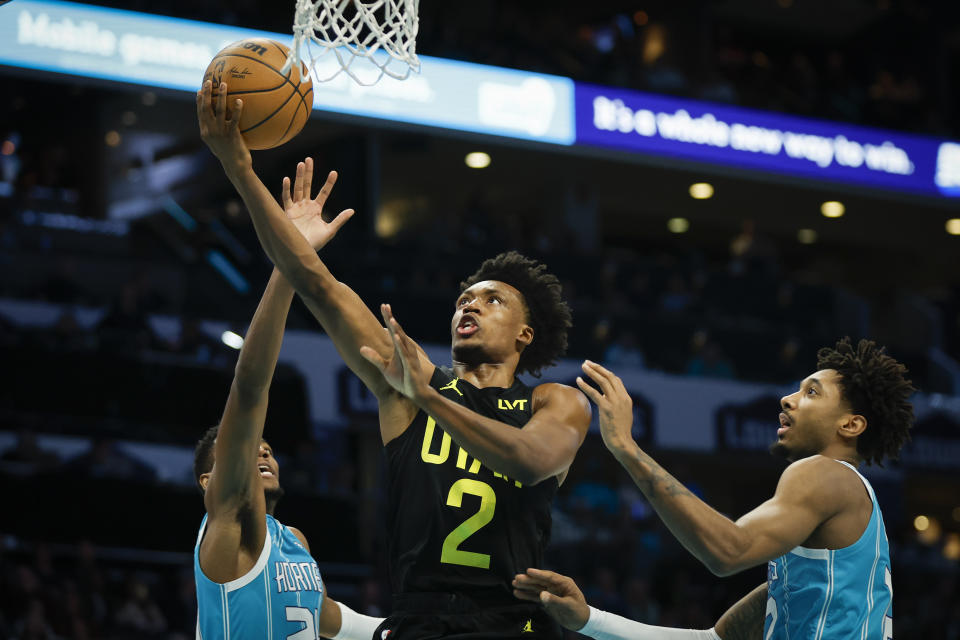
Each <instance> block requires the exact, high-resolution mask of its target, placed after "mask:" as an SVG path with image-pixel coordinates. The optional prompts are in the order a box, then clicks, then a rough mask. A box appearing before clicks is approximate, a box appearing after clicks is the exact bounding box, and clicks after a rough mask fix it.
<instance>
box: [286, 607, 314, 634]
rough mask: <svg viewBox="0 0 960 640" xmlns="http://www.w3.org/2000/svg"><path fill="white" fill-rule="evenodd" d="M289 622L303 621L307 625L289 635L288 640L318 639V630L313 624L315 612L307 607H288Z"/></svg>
mask: <svg viewBox="0 0 960 640" xmlns="http://www.w3.org/2000/svg"><path fill="white" fill-rule="evenodd" d="M287 621H288V622H302V623H303V624H304V625H305V626H304V627H303V629H300V631H297V632H296V633H291V634H290V635H288V636H287V640H316V638H317V631H316V628H315V627H314V624H313V613H311V611H310V609H307V608H305V607H287Z"/></svg>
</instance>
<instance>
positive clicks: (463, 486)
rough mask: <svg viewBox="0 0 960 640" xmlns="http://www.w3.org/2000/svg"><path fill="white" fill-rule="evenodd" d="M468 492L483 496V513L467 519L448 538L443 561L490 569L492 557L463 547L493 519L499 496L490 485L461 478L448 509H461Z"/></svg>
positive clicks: (441, 559) (448, 503)
mask: <svg viewBox="0 0 960 640" xmlns="http://www.w3.org/2000/svg"><path fill="white" fill-rule="evenodd" d="M465 493H466V494H469V495H472V496H479V498H480V510H479V511H477V512H476V513H475V514H473V515H472V516H470V517H469V518H467V519H466V520H464V521H463V522H462V523H461V524H460V526H459V527H457V528H456V529H454V530H453V531H451V532H450V534H449V535H448V536H447V537H446V539H444V541H443V550H442V551H441V553H440V562H443V563H446V564H459V565H463V566H465V567H477V568H478V569H489V568H490V555H489V554H486V553H476V552H473V551H464V550H463V549H461V548H460V545H461V544H463V542H464V541H465V540H466V539H467V538H469V537H470V536H472V535H473V534H475V533H476V532H477V531H479V530H480V529H481V528H483V527H484V526H486V525H487V524H489V522H490V521H491V520H493V512H494V510H495V509H496V508H497V494H496V493H494V492H493V487H491V486H490V485H488V484H487V483H486V482H481V481H480V480H473V479H472V478H461V479H459V480H457V481H456V482H454V483H453V486H451V487H450V492H449V493H448V494H447V506H450V507H456V508H458V509H459V508H460V505H461V504H463V494H465Z"/></svg>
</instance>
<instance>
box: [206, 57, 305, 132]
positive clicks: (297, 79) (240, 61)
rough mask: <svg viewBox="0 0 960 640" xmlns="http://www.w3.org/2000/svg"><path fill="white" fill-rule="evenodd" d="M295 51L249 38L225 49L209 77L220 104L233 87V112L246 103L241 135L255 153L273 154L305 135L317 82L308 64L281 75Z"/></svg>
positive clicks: (230, 101) (212, 63)
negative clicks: (221, 92) (238, 102)
mask: <svg viewBox="0 0 960 640" xmlns="http://www.w3.org/2000/svg"><path fill="white" fill-rule="evenodd" d="M289 52H290V49H289V48H288V47H286V46H284V45H282V44H280V43H279V42H276V41H275V40H268V39H267V38H247V39H246V40H240V41H238V42H234V43H232V44H228V45H227V46H226V47H224V48H223V49H222V50H221V51H220V52H219V53H217V55H216V56H214V58H213V60H211V61H210V65H209V66H208V67H207V70H206V71H205V72H204V74H203V81H204V82H206V81H207V80H212V81H213V98H214V100H216V98H217V93H218V89H219V87H220V83H221V82H226V83H227V107H228V108H229V107H230V106H232V105H233V101H234V99H235V98H240V99H241V100H243V114H242V115H241V116H240V133H242V134H243V139H244V140H246V142H247V146H248V147H250V148H251V149H272V148H273V147H278V146H280V145H281V144H283V143H284V142H287V141H288V140H290V139H291V138H293V136H295V135H297V134H298V133H300V130H301V129H303V125H304V124H306V122H307V118H309V117H310V110H311V109H312V108H313V82H312V81H311V80H310V74H309V73H308V72H307V67H306V65H304V64H303V63H301V64H300V68H299V69H298V68H297V67H296V65H294V66H292V67H291V68H290V71H288V72H287V74H286V75H284V74H282V73H280V70H281V69H282V68H283V65H284V64H285V63H286V61H287V54H289Z"/></svg>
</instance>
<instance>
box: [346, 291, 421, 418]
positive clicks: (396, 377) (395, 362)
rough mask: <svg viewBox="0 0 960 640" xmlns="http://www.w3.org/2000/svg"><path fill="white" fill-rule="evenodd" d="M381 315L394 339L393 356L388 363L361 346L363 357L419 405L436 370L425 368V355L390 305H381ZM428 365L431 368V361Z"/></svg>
mask: <svg viewBox="0 0 960 640" xmlns="http://www.w3.org/2000/svg"><path fill="white" fill-rule="evenodd" d="M380 314H381V315H382V316H383V323H384V324H385V325H387V331H388V332H389V333H390V339H391V340H393V355H391V356H390V359H389V360H385V359H384V358H383V357H382V356H381V355H380V354H379V353H377V350H376V349H374V348H372V347H368V346H363V347H360V355H362V356H363V357H364V358H366V359H367V361H368V362H370V364H372V365H374V366H375V367H376V368H377V369H379V370H380V373H382V374H383V378H384V380H386V381H387V382H388V383H389V384H390V386H391V387H393V388H394V389H396V390H397V391H399V392H400V393H402V394H403V395H404V396H406V397H407V398H410V399H411V400H413V401H414V402H417V401H418V400H419V399H420V398H422V397H424V396H425V395H426V394H427V393H429V391H430V389H431V387H430V376H431V375H432V374H433V370H432V368H431V367H430V366H427V367H424V365H423V360H427V358H426V354H424V352H423V349H421V348H420V346H419V345H418V344H417V343H416V342H414V341H413V340H412V339H411V338H410V336H408V335H407V334H406V332H405V331H404V330H403V328H402V327H401V326H400V323H399V322H397V319H396V318H395V317H394V316H393V309H391V308H390V305H389V304H381V305H380ZM421 355H423V360H421ZM427 364H428V365H429V361H427Z"/></svg>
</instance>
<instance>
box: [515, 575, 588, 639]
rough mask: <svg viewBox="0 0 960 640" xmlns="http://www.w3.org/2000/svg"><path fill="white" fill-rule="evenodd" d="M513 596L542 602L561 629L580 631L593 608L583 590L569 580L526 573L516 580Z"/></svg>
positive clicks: (561, 576) (559, 576)
mask: <svg viewBox="0 0 960 640" xmlns="http://www.w3.org/2000/svg"><path fill="white" fill-rule="evenodd" d="M513 595H515V596H516V597H518V598H520V599H521V600H528V601H530V602H539V603H541V604H542V605H543V608H544V609H545V610H546V612H547V613H548V614H550V616H551V617H552V618H553V619H554V620H556V621H557V622H559V623H560V625H561V626H563V627H566V628H567V629H570V630H571V631H579V630H580V629H582V628H583V625H585V624H587V620H589V619H590V607H588V606H587V600H586V598H584V597H583V593H581V591H580V588H579V587H578V586H577V583H576V582H574V581H573V579H571V578H568V577H567V576H564V575H560V574H559V573H554V572H553V571H543V570H542V569H527V572H526V573H518V574H517V575H516V576H514V578H513Z"/></svg>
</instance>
